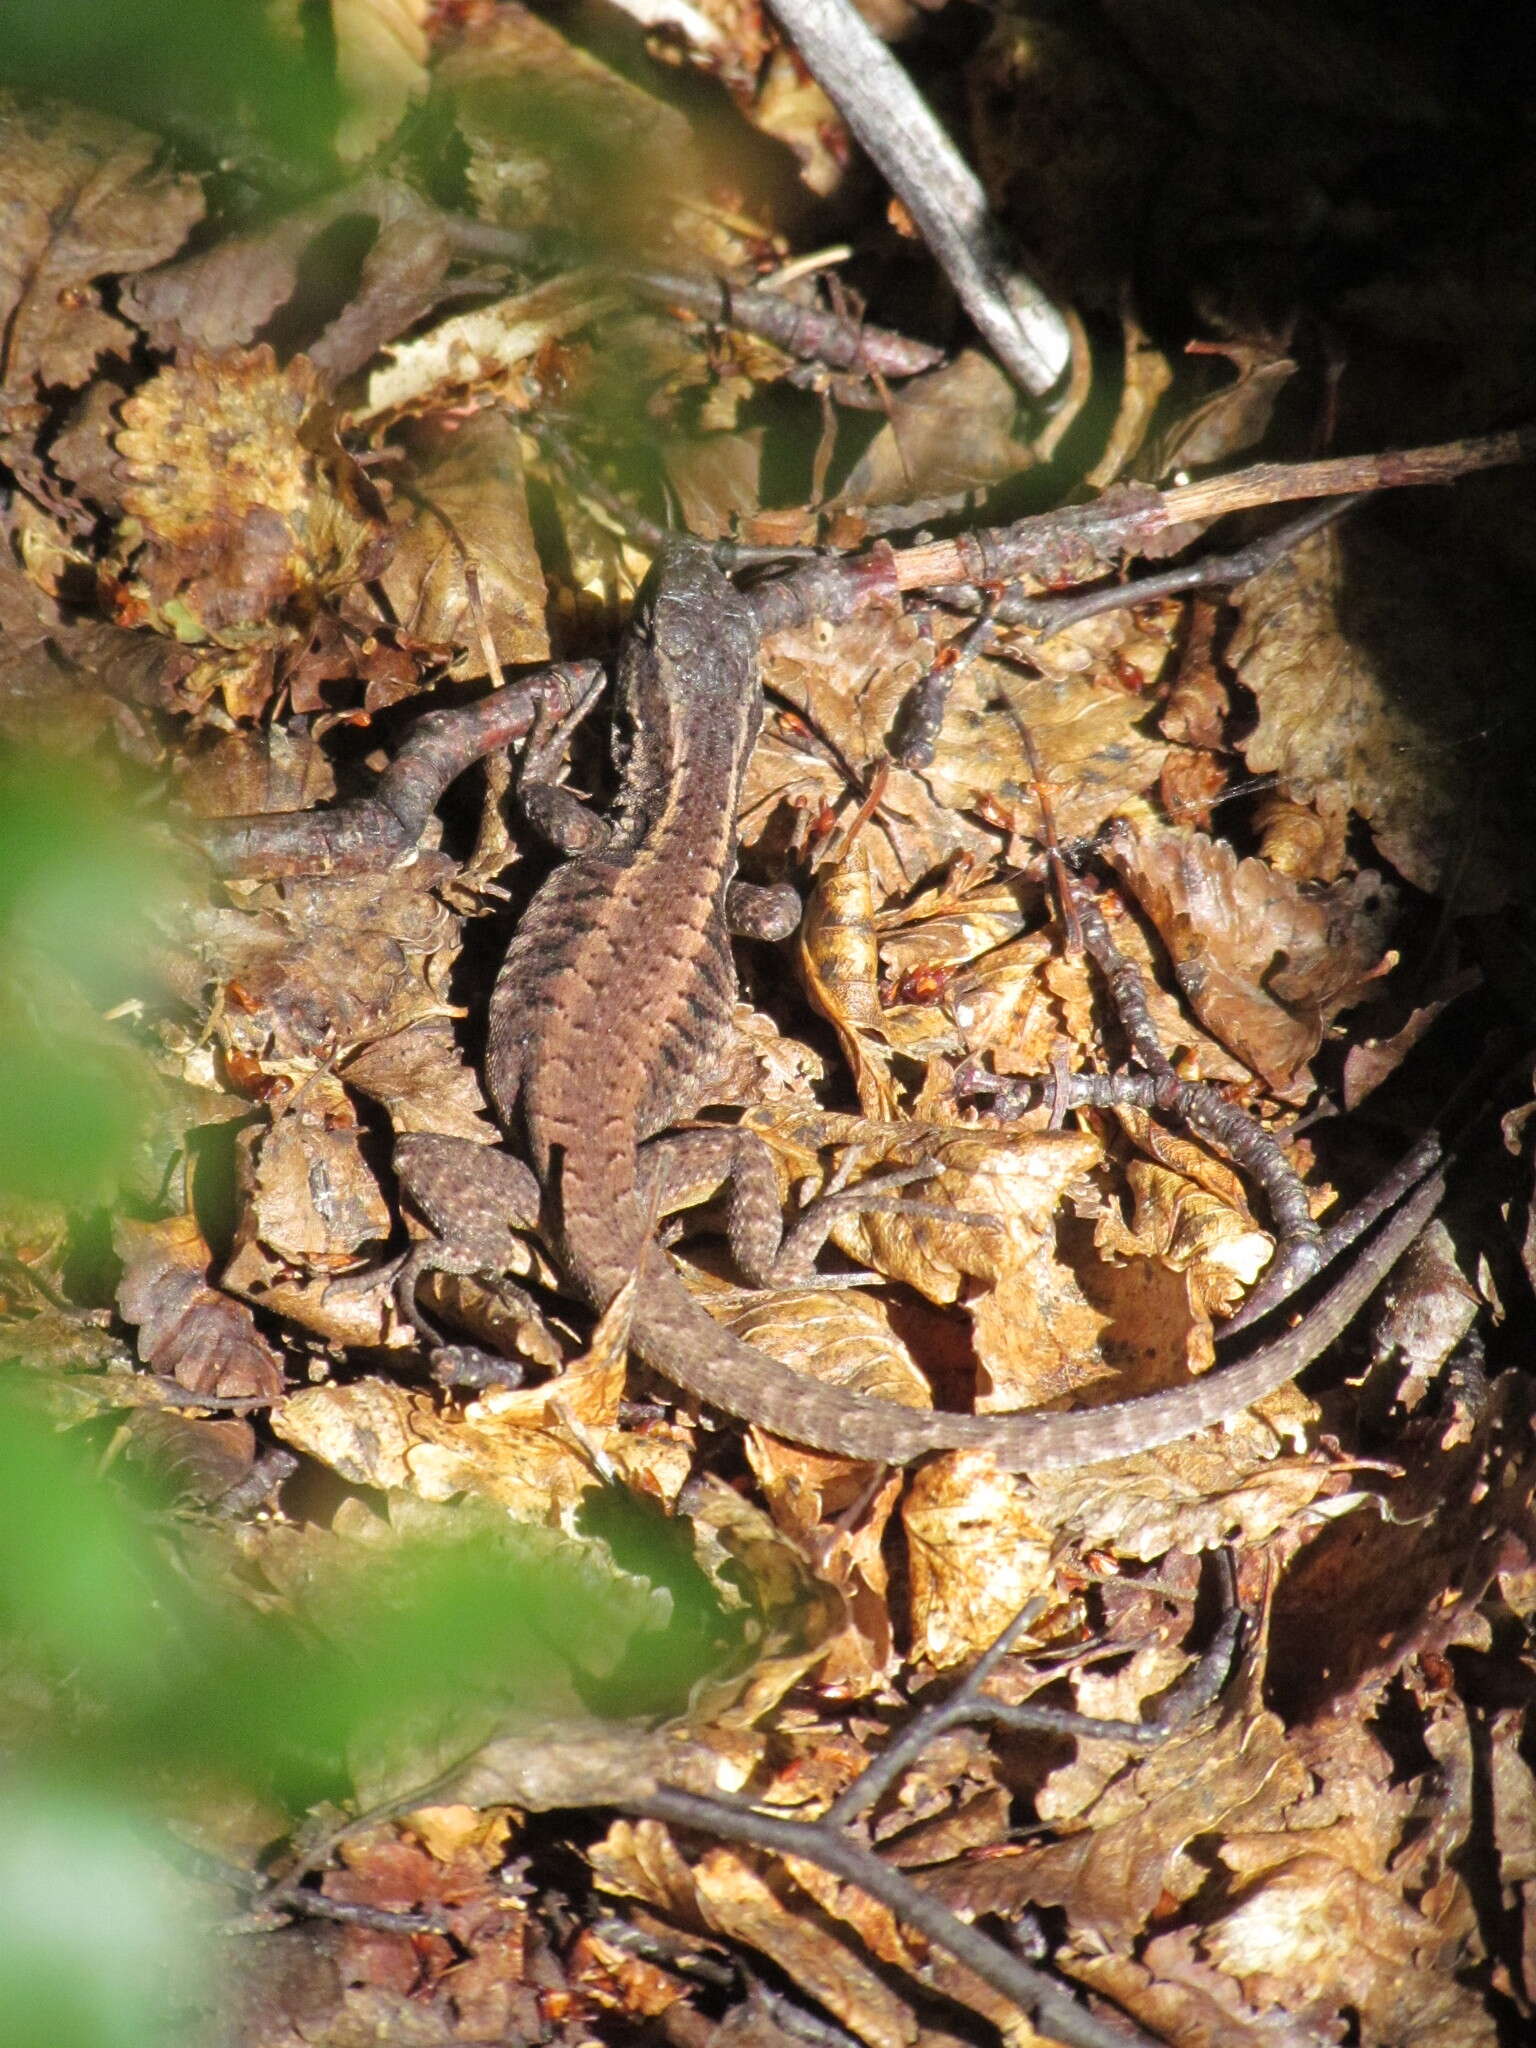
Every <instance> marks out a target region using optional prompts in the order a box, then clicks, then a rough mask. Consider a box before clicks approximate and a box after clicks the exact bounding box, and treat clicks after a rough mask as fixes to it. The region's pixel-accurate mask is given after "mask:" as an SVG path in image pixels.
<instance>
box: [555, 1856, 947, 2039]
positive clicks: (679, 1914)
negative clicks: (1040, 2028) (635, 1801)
mask: <svg viewBox="0 0 1536 2048" xmlns="http://www.w3.org/2000/svg"><path fill="white" fill-rule="evenodd" d="M588 1860H589V1861H590V1862H591V1865H592V1868H593V1872H594V1874H595V1876H596V1877H597V1880H598V1882H599V1884H601V1885H603V1886H604V1887H605V1889H607V1890H609V1891H617V1892H622V1893H627V1894H628V1895H629V1896H630V1897H634V1898H642V1899H644V1900H646V1902H647V1903H648V1904H650V1905H653V1906H655V1907H657V1908H658V1909H659V1910H660V1911H662V1912H665V1913H667V1914H669V1915H672V1916H673V1917H675V1918H677V1919H679V1920H680V1921H681V1922H682V1924H683V1925H684V1926H685V1927H697V1928H700V1929H702V1930H704V1931H706V1932H709V1933H714V1934H719V1935H723V1936H725V1937H726V1938H727V1939H729V1940H733V1941H742V1942H745V1943H746V1944H747V1946H748V1947H749V1948H755V1949H757V1950H758V1951H759V1952H760V1953H761V1954H763V1955H766V1956H768V1957H769V1958H770V1959H771V1960H772V1961H773V1962H775V1963H776V1964H777V1965H778V1966H779V1968H780V1969H782V1970H783V1971H784V1972H785V1973H786V1974H787V1975H788V1977H789V1978H790V1980H791V1982H793V1983H795V1984H798V1985H799V1986H800V1987H801V1988H802V1989H803V1990H805V1991H807V1992H809V1993H810V1994H811V1995H812V1996H813V1997H814V1998H816V1999H818V2000H819V2001H820V2003H821V2004H823V2005H824V2006H825V2007H826V2008H827V2010H828V2011H829V2012H831V2013H832V2014H833V2015H834V2016H835V2017H836V2018H837V2019H838V2020H839V2021H840V2022H841V2023H842V2025H843V2026H845V2027H847V2028H848V2029H849V2030H850V2031H851V2032H853V2033H854V2034H856V2035H857V2036H858V2038H859V2039H860V2040H861V2041H865V2042H867V2043H868V2044H869V2048H910V2044H911V2043H912V2041H913V2040H914V2039H915V2036H916V2031H917V2028H916V2021H915V2019H914V2017H913V2014H912V2012H911V2010H910V2008H909V2007H908V2006H907V2004H906V2003H905V2001H904V2000H902V1999H899V1998H897V1997H896V1995H895V1994H894V1993H893V1992H892V1991H891V1990H889V1989H888V1987H887V1986H886V1984H885V1982H884V1980H883V1979H882V1978H880V1977H878V1976H876V1975H875V1973H874V1972H873V1971H872V1970H871V1969H870V1968H869V1966H868V1964H867V1963H864V1962H862V1961H860V1959H859V1957H858V1956H857V1955H856V1954H855V1953H854V1951H853V1950H852V1949H851V1948H850V1947H849V1946H848V1945H847V1944H846V1943H845V1942H844V1941H843V1940H841V1939H839V1938H838V1936H837V1935H836V1934H835V1933H833V1932H832V1931H831V1930H829V1929H828V1928H827V1926H826V1925H825V1923H824V1922H823V1921H822V1920H821V1919H820V1918H819V1916H816V1915H813V1914H812V1913H809V1912H807V1911H806V1909H805V1906H804V1904H803V1902H800V1901H798V1900H797V1899H795V1897H794V1895H793V1894H791V1896H790V1898H789V1900H788V1901H786V1900H784V1899H781V1897H780V1896H779V1895H778V1893H777V1892H776V1891H775V1890H774V1889H772V1888H771V1887H770V1886H769V1885H768V1884H766V1883H765V1882H764V1881H763V1879H762V1878H761V1877H759V1876H758V1875H757V1873H756V1872H755V1871H754V1870H753V1869H752V1867H751V1865H750V1864H748V1863H747V1862H746V1861H745V1860H744V1859H743V1858H742V1857H741V1856H739V1855H738V1854H737V1853H736V1852H735V1851H734V1850H730V1849H709V1850H706V1851H705V1852H704V1854H703V1855H702V1856H700V1857H699V1859H698V1860H697V1862H695V1863H694V1864H693V1865H692V1866H690V1865H689V1864H687V1863H685V1862H684V1860H683V1858H682V1856H681V1855H680V1853H679V1852H678V1850H677V1849H676V1847H675V1845H674V1844H673V1842H672V1839H671V1837H670V1835H668V1834H667V1833H666V1831H665V1830H664V1829H663V1828H661V1827H660V1826H659V1824H658V1823H656V1822H654V1821H640V1822H637V1823H630V1822H628V1821H616V1822H614V1824H613V1826H612V1827H611V1828H610V1829H609V1831H608V1834H607V1835H606V1837H605V1838H604V1840H603V1841H602V1842H600V1843H598V1844H597V1845H596V1846H595V1847H594V1848H593V1849H591V1850H589V1851H588Z"/></svg>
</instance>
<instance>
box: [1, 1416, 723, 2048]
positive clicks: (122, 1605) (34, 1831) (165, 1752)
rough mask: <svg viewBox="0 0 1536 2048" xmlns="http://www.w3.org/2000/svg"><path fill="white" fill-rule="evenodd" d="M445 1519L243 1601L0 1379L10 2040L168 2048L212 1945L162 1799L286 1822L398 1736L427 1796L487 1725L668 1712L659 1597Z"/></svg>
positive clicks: (656, 1591) (664, 1609)
mask: <svg viewBox="0 0 1536 2048" xmlns="http://www.w3.org/2000/svg"><path fill="white" fill-rule="evenodd" d="M428 1520H429V1521H430V1520H431V1518H430V1517H428ZM461 1523H462V1524H467V1526H468V1532H469V1533H467V1534H463V1535H456V1534H454V1533H453V1532H454V1530H455V1529H456V1528H457V1527H458V1526H459V1525H460V1524H461ZM437 1526H438V1533H437V1534H435V1535H433V1536H421V1535H410V1536H405V1537H401V1538H399V1539H390V1540H384V1541H382V1542H381V1543H380V1544H379V1545H378V1546H377V1547H374V1546H372V1545H366V1544H365V1545H356V1546H348V1545H346V1544H343V1543H339V1542H337V1543H334V1544H331V1542H330V1539H327V1538H325V1537H324V1536H320V1537H319V1538H318V1539H317V1542H316V1545H315V1547H314V1548H313V1550H312V1552H310V1553H307V1554H306V1563H305V1569H304V1570H303V1571H301V1572H300V1573H299V1575H298V1577H299V1581H300V1582H301V1584H302V1595H301V1596H300V1597H298V1598H297V1599H295V1600H290V1599H289V1598H286V1597H283V1598H280V1597H278V1596H277V1595H276V1594H275V1592H274V1591H273V1590H272V1589H266V1590H262V1589H261V1588H260V1585H259V1582H253V1583H252V1584H251V1585H250V1586H249V1587H246V1588H243V1589H241V1590H239V1591H237V1590H236V1586H237V1583H238V1579H237V1575H236V1573H235V1572H234V1571H233V1570H231V1571H230V1572H229V1575H228V1577H227V1578H226V1577H223V1576H221V1575H219V1574H217V1573H213V1574H210V1573H208V1572H207V1571H195V1570H189V1569H187V1557H186V1556H185V1555H183V1554H182V1553H181V1548H180V1546H179V1545H178V1544H175V1543H173V1542H172V1541H171V1540H170V1536H171V1528H170V1525H169V1524H157V1523H156V1522H155V1521H153V1520H152V1519H151V1518H150V1517H148V1516H147V1515H145V1514H144V1512H143V1511H142V1509H138V1508H136V1507H134V1506H133V1505H132V1504H131V1503H129V1502H127V1501H125V1500H124V1499H123V1498H121V1497H120V1496H119V1495H118V1494H117V1493H116V1492H115V1491H114V1490H113V1489H112V1487H111V1485H110V1484H109V1483H107V1482H104V1481H103V1479H102V1478H101V1476H100V1474H99V1472H98V1471H97V1469H96V1467H95V1464H94V1461H93V1459H92V1458H91V1457H90V1456H89V1454H88V1445H87V1444H86V1443H85V1442H84V1441H82V1440H81V1439H80V1438H79V1437H78V1436H75V1435H65V1434H62V1433H60V1432H59V1431H57V1430H56V1429H54V1428H53V1427H51V1426H50V1425H48V1424H47V1423H46V1422H45V1421H44V1419H43V1417H42V1415H41V1414H40V1412H39V1408H38V1404H37V1402H36V1400H35V1398H34V1397H31V1390H29V1389H28V1388H27V1386H26V1384H25V1383H24V1382H22V1381H20V1380H18V1379H12V1380H10V1381H9V1382H8V1381H7V1380H5V1379H3V1378H0V1672H3V1673H4V1677H3V1679H0V1752H3V1753H4V1754H5V1755H7V1756H9V1757H10V1758H11V1759H12V1760H13V1762H12V1765H11V1767H10V1772H9V1773H8V1776H9V1783H8V1784H7V1785H6V1787H5V1789H4V1791H3V1792H0V2048H10V2044H12V2043H14V2044H16V2048H21V2044H22V2043H24V2042H25V2043H27V2044H29V2048H31V2044H36V2048H43V2044H45V2043H46V2044H47V2048H130V2044H131V2048H149V2044H151V2043H152V2044H154V2048H175V2043H176V2041H177V2039H178V2038H179V2037H178V2036H177V2034H176V2032H175V2030H174V2026H173V2023H172V2018H171V2012H170V2008H171V2004H173V2003H174V2002H175V1998H174V1997H173V1996H172V1987H173V1986H175V1985H176V1984H177V1983H178V1982H180V1983H181V1984H183V1985H185V1983H186V1981H187V1978H188V1972H189V1969H190V1971H191V1974H192V1977H193V1978H194V1979H195V1977H196V1968H197V1966H196V1961H195V1958H196V1954H197V1942H198V1939H199V1937H198V1934H197V1930H196V1927H195V1925H192V1926H188V1925H186V1924H185V1922H186V1898H187V1887H186V1886H185V1885H184V1884H183V1883H181V1881H180V1880H179V1879H178V1878H177V1875H176V1872H175V1869H174V1866H173V1864H172V1863H171V1862H170V1861H169V1860H168V1859H167V1858H166V1856H165V1855H164V1853H163V1847H164V1844H163V1843H162V1840H161V1837H160V1835H159V1833H158V1829H157V1825H156V1821H155V1815H156V1813H157V1812H159V1811H165V1810H170V1811H175V1812H180V1813H182V1814H184V1815H185V1814H188V1813H193V1812H197V1811H199V1810H202V1811H206V1809H207V1806H208V1803H209V1802H210V1801H212V1802H213V1803H214V1805H215V1806H217V1803H218V1801H219V1800H220V1799H221V1798H223V1797H228V1798H230V1799H231V1800H232V1801H234V1802H236V1803H237V1804H238V1803H239V1802H240V1801H242V1800H244V1799H246V1798H250V1799H254V1800H256V1801H259V1802H267V1803H274V1802H275V1803H276V1804H277V1805H279V1806H282V1807H285V1808H286V1810H287V1811H289V1812H291V1813H297V1812H299V1811H301V1810H302V1808H303V1806H304V1805H305V1804H306V1803H307V1802H310V1801H313V1800H315V1799H317V1798H318V1797H321V1796H328V1797H337V1796H344V1795H345V1793H346V1790H347V1787H348V1785H349V1782H350V1772H349V1760H354V1759H355V1760H359V1761H360V1762H361V1765H362V1768H363V1769H364V1770H366V1771H372V1769H373V1768H374V1764H375V1761H376V1759H375V1756H374V1753H373V1745H375V1744H384V1743H388V1742H390V1741H393V1742H394V1743H395V1744H396V1745H397V1746H399V1747H401V1748H403V1750H404V1752H405V1755H406V1758H407V1760H408V1759H409V1754H410V1749H411V1744H412V1742H413V1740H414V1741H415V1742H416V1743H417V1745H418V1753H419V1755H420V1757H421V1758H422V1759H423V1760H424V1762H423V1766H422V1770H421V1774H420V1775H419V1776H416V1777H408V1778H407V1780H406V1783H407V1784H408V1785H421V1784H422V1783H423V1780H424V1779H425V1780H429V1779H430V1777H431V1775H432V1772H433V1770H434V1769H435V1768H437V1767H438V1766H439V1764H440V1763H441V1761H442V1759H443V1758H444V1756H445V1755H460V1754H463V1753H465V1752H466V1751H467V1750H469V1749H472V1748H473V1747H474V1746H475V1745H476V1743H477V1742H479V1741H482V1740H484V1739H485V1736H486V1735H487V1733H489V1732H491V1731H492V1730H494V1729H496V1728H501V1727H507V1726H513V1725H528V1724H530V1723H531V1724H532V1725H533V1726H534V1727H540V1726H554V1727H560V1726H563V1725H564V1723H565V1722H566V1721H567V1720H569V1719H570V1718H572V1717H573V1716H579V1715H580V1714H582V1713H584V1712H586V1711H587V1710H588V1707H589V1702H590V1700H591V1699H592V1697H593V1696H594V1695H604V1694H606V1695H608V1696H609V1697H614V1696H620V1697H622V1696H627V1695H631V1694H632V1695H635V1696H640V1695H645V1696H647V1697H649V1698H650V1699H651V1700H659V1699H661V1698H662V1697H663V1696H664V1695H669V1696H670V1699H671V1701H672V1704H673V1706H674V1708H675V1709H681V1707H682V1706H683V1704H684V1703H685V1700H686V1696H687V1688H688V1685H689V1683H690V1681H691V1680H692V1679H693V1678H694V1677H695V1676H696V1675H697V1674H696V1668H690V1669H683V1668H681V1667H680V1663H679V1660H678V1657H677V1653H676V1647H675V1640H674V1636H673V1632H672V1629H671V1621H672V1601H671V1598H670V1594H669V1591H668V1589H666V1588H665V1587H658V1586H656V1585H651V1584H647V1583H645V1582H643V1581H641V1580H639V1579H638V1578H636V1577H635V1576H634V1575H633V1574H630V1573H624V1572H619V1571H618V1570H617V1569H616V1568H615V1567H614V1566H613V1563H612V1560H611V1557H609V1556H608V1554H607V1553H606V1551H605V1550H604V1549H602V1547H601V1546H595V1547H587V1546H582V1545H578V1544H576V1543H573V1542H569V1541H567V1540H566V1539H564V1538H561V1537H558V1536H551V1535H550V1534H549V1533H548V1532H544V1531H539V1530H519V1529H517V1528H516V1527H515V1526H514V1525H512V1524H510V1523H508V1522H507V1521H506V1520H505V1518H504V1517H502V1516H500V1515H499V1514H494V1513H491V1512H489V1511H486V1512H485V1513H477V1512H476V1511H475V1510H474V1509H473V1508H470V1509H468V1510H464V1511H462V1512H461V1511H459V1510H451V1511H450V1510H445V1511H443V1516H442V1518H441V1520H440V1522H439V1523H438V1525H437ZM328 1545H329V1546H330V1547H329V1548H328ZM215 1548H216V1549H217V1546H215ZM228 1554H229V1555H230V1556H231V1558H232V1557H233V1549H232V1546H231V1548H230V1551H229V1553H228ZM252 1596H254V1597H252ZM692 1661H693V1660H692V1659H691V1658H690V1660H689V1662H690V1664H691V1663H692ZM402 1738H403V1741H402ZM18 1758H19V1759H20V1760H21V1764H20V1769H19V1771H18V1770H17V1766H16V1763H15V1761H14V1760H16V1759H18ZM427 1760H430V1761H427ZM226 1903H227V1902H226ZM172 1962H174V1963H175V1965H176V1967H175V1969H174V1970H172V1969H171V1967H170V1965H171V1963H172ZM176 1995H178V1996H179V1994H176Z"/></svg>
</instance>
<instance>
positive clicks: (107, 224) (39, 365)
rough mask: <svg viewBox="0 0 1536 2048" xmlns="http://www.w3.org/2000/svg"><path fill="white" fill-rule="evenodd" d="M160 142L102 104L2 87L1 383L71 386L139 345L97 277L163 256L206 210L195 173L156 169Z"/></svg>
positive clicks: (21, 393)
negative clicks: (106, 303) (100, 108)
mask: <svg viewBox="0 0 1536 2048" xmlns="http://www.w3.org/2000/svg"><path fill="white" fill-rule="evenodd" d="M160 150H161V142H160V138H159V137H158V136H155V135H145V134H142V133H141V132H140V131H139V130H138V129H135V128H130V127H128V126H126V125H125V124H124V123H123V122H120V121H113V120H109V119H108V118H107V117H106V116H105V115H102V114H92V113H87V112H85V111H84V110H83V109H81V108H78V107H65V106H61V105H57V104H54V103H52V102H48V101H39V100H30V101H25V102H23V101H20V100H17V99H15V98H13V97H12V95H11V94H10V93H0V222H3V233H0V331H3V333H4V337H5V339H4V347H3V352H0V394H3V395H4V396H6V397H12V398H23V397H26V396H28V395H30V394H31V392H32V391H33V390H34V388H35V387H37V386H41V385H63V386H66V387H68V388H71V389H73V388H74V387H75V386H77V385H80V384H83V383H84V382H85V380H86V378H87V377H89V375H90V374H91V371H92V370H93V369H94V368H95V365H96V363H97V360H98V359H99V358H100V357H101V356H103V355H105V354H107V353H108V351H111V352H113V353H115V354H117V355H122V356H127V355H130V354H131V353H132V351H133V345H134V336H133V330H132V329H131V328H130V327H128V326H127V325H126V324H125V323H124V322H123V321H121V320H119V319H118V318H117V317H116V315H115V314H112V313H108V312H107V311H106V310H105V308H104V307H103V305H102V302H101V293H100V291H99V289H98V287H97V283H96V280H98V279H101V278H108V277H112V276H114V275H116V274H117V273H118V272H121V271H128V270H138V269H140V268H142V267H143V266H144V265H145V264H147V263H158V262H159V261H160V260H161V258H162V257H165V256H169V255H170V254H171V252H172V251H173V250H174V249H177V248H179V247H180V245H181V242H182V239H183V237H184V236H185V235H186V233H187V230H188V229H189V228H190V227H191V226H192V224H193V222H194V221H196V220H199V219H200V218H201V217H202V212H203V197H202V192H201V189H200V187H199V185H198V183H197V180H196V179H194V178H184V177H170V176H167V175H166V174H165V173H164V172H151V171H150V165H151V164H152V163H154V161H155V159H156V158H157V157H158V156H159V154H160Z"/></svg>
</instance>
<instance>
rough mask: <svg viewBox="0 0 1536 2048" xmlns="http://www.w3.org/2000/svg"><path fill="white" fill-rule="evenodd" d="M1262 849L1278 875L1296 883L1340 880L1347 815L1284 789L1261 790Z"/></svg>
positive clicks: (1257, 813) (1257, 820)
mask: <svg viewBox="0 0 1536 2048" xmlns="http://www.w3.org/2000/svg"><path fill="white" fill-rule="evenodd" d="M1253 822H1254V826H1255V828H1256V829H1257V831H1258V835H1259V852H1260V854H1261V856H1262V857H1263V858H1264V859H1265V860H1266V861H1267V862H1268V863H1269V865H1270V866H1271V867H1272V868H1273V869H1274V870H1275V872H1276V873H1277V874H1281V875H1289V877H1290V878H1291V880H1292V881H1293V882H1336V881H1337V880H1338V879H1339V877H1340V875H1342V874H1343V872H1344V866H1345V860H1346V855H1347V851H1348V849H1347V845H1346V841H1345V834H1344V828H1345V824H1346V822H1347V820H1346V816H1345V814H1344V813H1343V812H1342V811H1340V810H1338V809H1337V808H1330V809H1329V811H1328V813H1327V814H1326V815H1325V814H1324V813H1323V812H1322V811H1320V810H1319V809H1318V808H1317V806H1316V805H1315V804H1304V803H1298V802H1297V801H1296V800H1295V799H1294V798H1291V797H1287V796H1286V795H1285V793H1284V792H1283V791H1282V790H1278V789H1266V790H1263V791H1261V792H1260V794H1259V797H1258V799H1257V801H1256V802H1255V804H1254V818H1253Z"/></svg>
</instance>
